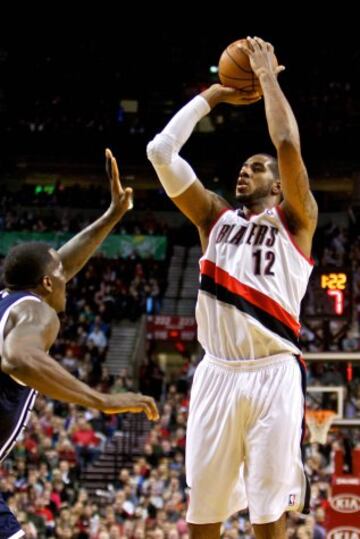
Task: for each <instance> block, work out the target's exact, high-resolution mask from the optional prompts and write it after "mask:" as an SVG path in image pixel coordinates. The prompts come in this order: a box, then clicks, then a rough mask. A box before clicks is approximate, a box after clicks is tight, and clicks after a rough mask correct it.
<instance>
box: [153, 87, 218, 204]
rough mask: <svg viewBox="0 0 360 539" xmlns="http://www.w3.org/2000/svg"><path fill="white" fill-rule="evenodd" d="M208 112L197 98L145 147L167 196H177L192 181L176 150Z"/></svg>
mask: <svg viewBox="0 0 360 539" xmlns="http://www.w3.org/2000/svg"><path fill="white" fill-rule="evenodd" d="M209 112H210V106H209V104H208V102H207V101H206V99H204V98H203V97H202V96H200V95H198V96H196V97H195V98H194V99H192V100H191V101H190V102H189V103H188V104H187V105H185V107H183V108H182V109H181V110H179V112H178V113H177V114H175V116H174V117H173V118H172V119H171V120H170V122H169V123H168V125H167V126H166V127H165V129H164V130H163V131H161V133H159V134H158V135H156V137H155V138H154V139H153V140H152V141H151V142H149V144H148V145H147V148H146V152H147V156H148V159H149V160H150V161H151V163H152V165H153V167H154V169H155V170H156V173H157V175H158V177H159V180H160V181H161V183H162V185H163V187H164V189H165V191H166V193H167V195H168V196H169V197H171V198H174V197H177V196H179V195H181V194H182V193H183V192H184V191H186V189H188V188H189V187H190V185H191V184H192V183H193V182H194V181H195V180H196V174H195V172H194V171H193V169H192V168H191V166H190V165H189V163H187V161H185V159H183V158H182V157H180V155H179V151H180V149H181V148H182V146H183V145H184V144H185V142H186V141H187V140H188V138H189V137H190V135H191V133H192V132H193V129H194V127H195V125H196V124H197V122H198V121H199V120H201V118H203V117H204V116H205V115H206V114H208V113H209Z"/></svg>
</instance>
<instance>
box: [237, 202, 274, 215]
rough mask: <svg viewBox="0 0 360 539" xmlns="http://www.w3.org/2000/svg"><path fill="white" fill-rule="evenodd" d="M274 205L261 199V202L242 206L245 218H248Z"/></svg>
mask: <svg viewBox="0 0 360 539" xmlns="http://www.w3.org/2000/svg"><path fill="white" fill-rule="evenodd" d="M274 207H275V204H273V203H272V202H270V201H261V202H257V203H254V204H251V205H248V206H243V212H244V215H245V217H246V219H250V217H251V216H252V215H259V214H260V213H263V212H264V211H265V210H271V209H272V208H274Z"/></svg>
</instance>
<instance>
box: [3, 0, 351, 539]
mask: <svg viewBox="0 0 360 539" xmlns="http://www.w3.org/2000/svg"><path fill="white" fill-rule="evenodd" d="M175 7H176V6H172V9H174V8H175ZM319 7H320V6H319ZM343 7H344V9H341V10H340V9H339V7H337V8H336V9H335V8H334V9H333V10H332V9H330V8H328V7H326V10H325V8H324V13H323V14H322V15H321V16H319V17H318V18H315V16H314V14H313V13H312V11H311V10H310V9H305V7H304V6H303V9H302V11H300V10H299V9H298V6H296V5H291V6H288V7H287V8H284V9H283V10H282V11H281V12H279V14H278V13H276V11H275V8H272V11H271V12H270V11H269V13H266V12H265V11H261V10H259V12H258V13H254V12H251V11H250V10H248V12H247V10H246V9H245V8H243V7H240V8H239V7H237V9H239V10H240V16H238V15H235V13H236V10H235V8H234V7H233V6H231V5H229V6H227V10H226V12H225V13H219V14H218V13H216V12H214V13H210V12H209V10H208V8H207V7H203V11H204V13H203V16H202V17H201V16H197V17H193V16H192V14H190V12H187V13H179V14H177V13H176V12H174V13H173V14H172V15H171V16H170V14H166V16H165V20H163V19H162V18H160V14H159V13H158V12H157V11H154V9H155V8H153V7H152V6H145V7H144V8H141V17H142V23H141V28H140V25H139V24H138V16H140V13H139V15H138V16H136V9H137V6H134V9H133V11H134V12H133V13H132V14H131V16H129V15H128V14H127V13H126V12H125V11H123V12H122V11H121V10H120V13H119V14H117V13H112V12H109V11H107V10H106V9H104V11H102V12H101V13H96V14H91V16H90V15H89V13H86V14H82V16H83V18H81V17H80V16H79V17H78V18H77V19H76V20H75V17H74V16H73V14H71V15H70V14H69V13H64V12H61V11H60V10H59V11H60V12H59V13H58V12H56V9H57V6H56V5H55V6H54V13H53V15H52V16H49V14H47V15H46V19H45V22H44V23H41V22H39V21H40V20H41V19H40V16H39V19H38V20H37V21H36V20H35V17H32V18H31V19H29V20H27V16H26V13H25V12H22V13H21V16H20V15H18V16H17V17H15V16H12V17H9V19H8V21H7V20H6V18H4V20H3V21H2V27H3V31H2V34H1V36H0V135H1V150H0V256H1V260H2V259H3V257H4V255H5V254H6V252H7V251H8V249H9V248H10V247H11V245H13V244H14V243H16V242H19V241H26V240H29V239H45V241H48V242H50V243H51V244H52V245H53V246H55V247H58V246H59V245H61V244H62V243H63V242H64V241H66V239H67V238H68V237H70V236H71V235H72V234H73V233H75V232H77V231H79V230H80V229H81V228H82V227H84V226H86V224H88V223H89V222H91V220H93V219H94V218H95V217H96V216H98V215H100V213H101V212H102V211H104V210H105V209H106V207H107V205H108V203H109V189H108V181H107V179H106V175H105V170H104V161H105V160H104V150H105V147H110V148H111V149H112V151H113V153H114V155H115V156H116V157H117V159H118V163H119V167H120V172H121V175H122V182H123V184H124V185H129V186H131V187H133V189H134V192H135V197H134V209H133V211H131V212H130V213H129V214H128V215H126V217H125V218H124V220H123V221H122V222H121V223H120V224H119V225H118V226H117V228H116V229H115V230H114V233H113V234H112V235H111V237H109V239H108V240H107V241H106V242H105V243H104V246H103V247H102V248H101V249H100V250H99V252H98V254H97V256H96V257H94V258H93V259H92V260H91V261H90V263H89V264H88V265H87V267H86V268H85V269H84V270H83V271H82V272H81V273H80V274H79V275H78V276H77V277H76V278H75V279H73V281H72V282H71V283H70V284H69V294H68V306H67V313H66V315H64V316H63V324H62V330H61V333H60V336H59V338H58V340H57V342H56V344H55V346H54V347H53V350H52V354H53V355H54V357H55V358H57V359H58V361H60V362H61V363H62V365H63V366H65V367H66V368H67V369H69V371H70V372H71V373H72V374H74V375H75V376H77V377H79V378H80V379H81V380H84V381H85V382H87V383H89V384H91V385H92V386H94V387H97V388H98V389H100V390H102V391H113V392H121V391H128V390H138V389H139V390H141V391H143V392H144V393H148V394H152V395H153V396H154V397H155V398H156V399H157V401H158V402H159V405H160V409H161V419H160V422H159V423H157V424H156V425H150V424H149V423H148V422H147V421H146V420H145V418H142V417H128V416H127V415H125V416H118V417H113V416H104V415H102V414H100V413H99V412H97V411H95V410H84V409H81V408H80V407H76V406H68V405H64V404H61V403H58V402H53V401H51V400H50V399H47V398H43V397H39V398H38V401H37V405H36V411H34V413H33V418H32V421H31V423H30V425H29V427H28V428H27V430H26V431H25V434H24V436H23V439H22V440H21V441H20V442H19V443H18V444H17V446H16V448H15V450H14V451H13V452H12V454H11V455H10V457H9V458H8V459H7V461H6V462H5V465H4V466H3V468H2V469H1V470H0V489H1V491H2V492H3V494H4V496H5V498H6V499H7V502H8V503H9V505H10V507H11V508H12V510H14V512H16V514H17V515H18V518H19V519H20V521H21V522H22V523H23V525H24V529H26V533H27V537H38V538H43V537H57V538H70V537H74V538H91V539H107V538H111V539H116V538H124V537H127V538H129V539H130V538H134V539H142V538H143V537H144V538H149V539H150V538H154V539H162V538H164V539H180V538H181V539H186V538H187V537H188V531H187V527H186V523H185V509H186V496H187V488H186V482H185V475H184V474H185V470H184V447H185V429H186V420H187V411H188V403H189V390H190V387H191V381H192V377H193V374H194V371H195V369H196V365H197V364H198V362H199V361H200V359H201V357H202V350H201V349H200V348H199V345H198V344H197V342H196V323H195V319H194V306H195V301H196V294H197V282H198V259H199V257H200V248H199V242H198V238H197V233H196V230H195V229H194V228H193V227H191V226H190V225H189V224H188V223H187V222H186V220H185V219H184V218H183V217H182V215H181V214H180V213H179V212H178V211H177V210H176V208H175V207H174V206H173V205H172V204H171V202H170V201H169V200H168V198H167V196H166V195H165V193H164V191H163V189H162V188H161V186H160V184H159V182H158V180H157V179H156V177H155V174H154V172H153V170H152V168H151V166H150V164H149V162H147V160H146V155H145V148H146V144H147V142H148V141H149V140H151V138H152V137H153V136H154V135H155V134H156V133H157V132H158V131H159V130H160V129H162V128H163V127H164V125H165V124H166V122H167V121H168V120H169V119H170V118H171V116H172V115H173V114H174V113H175V112H176V111H177V110H178V109H179V108H180V107H181V106H182V105H183V104H185V103H186V102H187V101H188V100H190V99H191V98H192V97H193V96H195V95H196V94H197V93H199V92H201V91H202V90H203V89H205V88H206V87H207V86H208V85H210V84H212V83H213V82H217V73H216V66H217V62H218V59H219V57H220V54H221V52H222V50H223V49H224V48H225V47H226V46H227V45H228V44H229V43H230V42H232V41H234V40H236V39H239V38H242V37H246V36H247V35H254V34H255V35H259V36H261V37H263V38H264V39H266V40H269V41H271V42H272V43H273V44H274V46H275V52H276V55H277V58H278V60H279V63H282V64H284V65H285V66H286V71H285V72H284V73H283V74H281V84H282V87H283V89H284V91H285V93H286V95H287V97H288V98H289V101H290V103H291V105H292V107H293V109H294V111H295V114H296V117H297V120H298V123H299V128H300V133H301V140H302V148H303V156H304V159H305V162H306V164H307V167H308V170H309V175H310V178H311V187H312V189H313V192H314V195H315V197H316V199H317V202H318V204H319V209H320V217H319V227H318V230H317V233H316V237H315V242H314V253H313V256H314V258H315V260H316V267H315V269H314V272H313V275H312V278H311V283H310V286H309V291H308V293H307V295H306V298H305V300H304V304H303V313H302V323H303V330H302V334H301V340H302V344H303V349H304V352H305V353H306V354H308V358H309V368H308V383H309V385H310V386H311V387H313V388H314V387H315V388H317V391H311V392H310V393H309V399H308V400H309V402H308V406H309V407H310V408H312V409H315V410H319V409H320V410H321V409H330V410H333V411H335V412H336V413H337V418H336V420H335V421H334V424H333V426H332V428H331V430H330V433H329V434H328V436H327V438H326V443H324V444H319V443H318V442H310V435H309V434H310V433H309V432H308V433H307V435H306V438H305V442H306V444H305V447H304V456H306V467H307V471H308V473H309V475H310V477H311V480H312V499H311V507H312V512H311V515H310V516H308V517H306V518H305V517H302V516H299V515H297V516H294V515H292V516H291V515H290V516H289V518H288V537H293V538H303V537H309V538H312V537H315V538H321V537H325V536H326V531H325V528H328V530H329V529H330V528H329V526H330V524H328V523H329V519H330V517H329V513H330V511H331V503H330V501H329V500H330V498H331V485H332V483H333V482H334V473H335V464H334V462H335V455H336V451H338V450H342V451H343V452H344V455H345V460H344V464H343V465H342V467H341V470H340V473H341V474H345V475H346V474H347V475H348V476H350V475H351V474H355V475H356V473H360V472H359V468H357V472H356V466H354V463H353V460H354V459H352V458H351V454H352V453H351V452H352V450H353V449H355V448H357V447H358V443H359V429H358V425H359V423H360V389H359V367H358V361H359V358H360V332H359V322H360V308H359V305H360V301H359V300H360V226H359V218H360V152H359V139H360V91H359V90H360V88H359V86H360V45H359V42H358V35H357V32H356V18H355V16H354V14H353V13H352V12H351V10H349V9H346V3H345V5H344V6H343ZM168 9H170V7H168ZM139 11H140V8H139ZM42 15H44V14H42ZM162 15H163V14H162ZM237 19H239V20H237ZM7 22H8V24H7ZM258 152H268V153H274V152H273V148H272V144H271V142H270V139H269V136H268V132H267V127H266V122H265V116H264V108H263V103H261V102H260V103H257V104H255V105H252V106H249V107H231V106H226V105H221V106H218V107H216V109H214V111H213V112H212V113H211V115H209V116H208V117H206V118H204V119H203V120H202V121H201V122H200V123H199V124H198V126H197V128H196V130H195V132H194V134H193V135H192V137H191V140H190V141H189V142H188V143H187V145H186V146H185V148H184V150H183V155H184V156H185V157H186V158H187V159H189V161H190V162H191V164H192V166H193V168H194V169H195V170H196V172H197V174H198V176H199V178H200V179H201V180H202V181H203V182H204V183H205V185H206V186H207V187H208V188H209V189H212V190H214V191H216V192H218V193H219V194H221V195H223V196H225V197H226V198H228V199H229V200H231V201H233V191H234V185H235V179H236V177H237V171H238V168H239V166H240V164H241V163H242V162H243V161H244V160H245V159H246V158H247V157H248V156H249V155H251V154H253V153H258ZM309 354H310V355H309ZM349 354H350V355H349ZM334 388H335V389H334ZM339 388H340V390H338V389H339ZM339 402H340V404H339ZM338 472H339V470H338ZM356 477H357V476H356ZM359 482H360V480H359ZM223 537H226V538H237V537H241V538H252V537H254V536H253V533H252V531H251V526H250V524H249V521H248V516H247V514H246V513H244V514H240V515H237V516H235V517H234V518H232V519H230V520H229V521H228V522H226V523H225V524H224V528H223ZM354 537H355V536H354Z"/></svg>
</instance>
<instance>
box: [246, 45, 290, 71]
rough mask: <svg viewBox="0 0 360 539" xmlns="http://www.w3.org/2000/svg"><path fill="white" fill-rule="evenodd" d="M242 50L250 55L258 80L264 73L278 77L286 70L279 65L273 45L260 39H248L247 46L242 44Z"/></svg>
mask: <svg viewBox="0 0 360 539" xmlns="http://www.w3.org/2000/svg"><path fill="white" fill-rule="evenodd" d="M240 48H241V50H242V51H243V52H244V53H245V54H247V55H248V57H249V60H250V65H251V68H252V70H253V71H254V73H255V75H256V76H257V77H258V78H260V76H261V75H262V74H264V73H273V74H274V75H275V76H278V74H279V73H281V72H282V71H284V69H285V66H283V65H278V63H277V59H276V56H275V54H274V47H273V45H271V43H268V42H266V41H264V40H263V39H261V38H260V37H256V36H255V37H247V38H246V44H241V45H240Z"/></svg>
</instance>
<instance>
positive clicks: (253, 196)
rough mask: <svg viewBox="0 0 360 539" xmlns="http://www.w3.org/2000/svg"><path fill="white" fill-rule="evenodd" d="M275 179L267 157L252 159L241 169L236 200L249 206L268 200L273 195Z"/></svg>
mask: <svg viewBox="0 0 360 539" xmlns="http://www.w3.org/2000/svg"><path fill="white" fill-rule="evenodd" d="M274 179H275V178H274V174H273V172H272V170H271V168H270V159H269V158H268V157H267V156H265V155H254V156H252V157H250V158H249V159H247V160H246V161H245V163H244V164H243V165H242V167H241V169H240V172H239V176H238V179H237V182H236V188H235V196H236V199H237V200H238V201H239V202H241V203H242V204H245V205H247V204H253V203H255V202H257V201H259V200H260V199H264V198H268V197H269V196H271V195H272V194H273V193H272V189H273V184H274Z"/></svg>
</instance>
